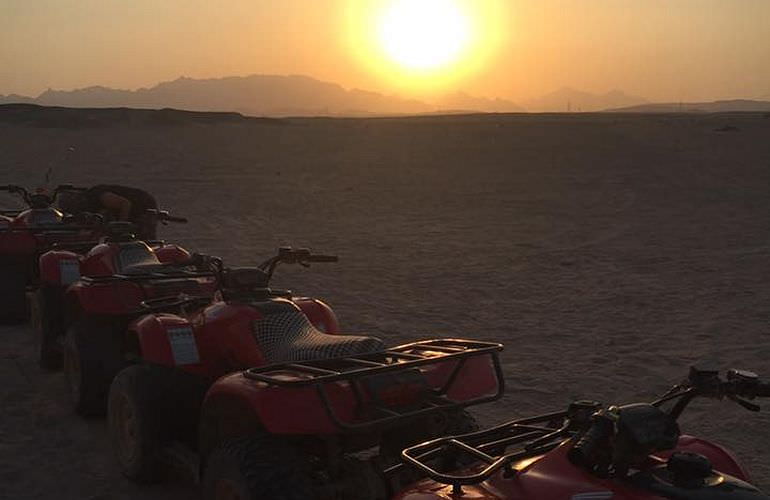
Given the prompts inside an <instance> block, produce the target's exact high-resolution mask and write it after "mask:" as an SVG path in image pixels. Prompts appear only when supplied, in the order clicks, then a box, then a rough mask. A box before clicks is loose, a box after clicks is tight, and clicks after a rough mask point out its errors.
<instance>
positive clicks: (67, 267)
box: [39, 250, 80, 287]
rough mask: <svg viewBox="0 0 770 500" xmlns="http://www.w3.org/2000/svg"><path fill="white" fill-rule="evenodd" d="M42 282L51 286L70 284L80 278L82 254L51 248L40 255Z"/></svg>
mask: <svg viewBox="0 0 770 500" xmlns="http://www.w3.org/2000/svg"><path fill="white" fill-rule="evenodd" d="M39 266H40V282H41V283H42V284H44V285H50V286H57V287H59V286H63V287H66V286H69V285H71V284H72V283H74V282H76V281H77V280H79V279H80V256H79V255H78V254H76V253H74V252H69V251H65V250H51V251H50V252H46V253H44V254H43V255H41V256H40V260H39Z"/></svg>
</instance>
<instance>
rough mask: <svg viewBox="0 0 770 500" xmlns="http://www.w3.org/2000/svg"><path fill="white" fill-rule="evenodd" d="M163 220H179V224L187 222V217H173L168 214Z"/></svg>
mask: <svg viewBox="0 0 770 500" xmlns="http://www.w3.org/2000/svg"><path fill="white" fill-rule="evenodd" d="M163 220H165V221H168V222H179V223H180V224H187V219H186V218H185V217H174V216H172V215H168V216H166V217H164V218H163Z"/></svg>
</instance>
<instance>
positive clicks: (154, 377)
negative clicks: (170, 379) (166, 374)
mask: <svg viewBox="0 0 770 500" xmlns="http://www.w3.org/2000/svg"><path fill="white" fill-rule="evenodd" d="M162 377H163V373H161V372H159V371H157V370H154V369H153V367H151V366H146V365H134V366H129V367H128V368H125V369H124V370H123V371H121V372H120V373H119V374H118V375H117V377H115V380H113V382H112V385H111V386H110V393H109V399H108V406H107V408H108V409H107V418H108V422H109V431H110V440H111V441H112V449H113V452H114V454H115V456H116V457H117V459H118V462H119V463H120V468H121V471H122V472H123V475H124V476H126V477H127V478H129V479H131V480H133V481H136V482H139V483H153V482H157V481H159V480H160V479H162V477H163V475H164V473H165V470H166V463H165V462H164V460H163V458H162V450H163V445H164V432H163V430H164V424H163V423H164V418H165V413H166V412H165V411H164V408H165V406H164V404H163V394H162V393H163V391H162V390H161V387H162V386H163V380H162V379H161V378H162Z"/></svg>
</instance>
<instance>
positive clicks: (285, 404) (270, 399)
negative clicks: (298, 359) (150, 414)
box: [206, 355, 497, 434]
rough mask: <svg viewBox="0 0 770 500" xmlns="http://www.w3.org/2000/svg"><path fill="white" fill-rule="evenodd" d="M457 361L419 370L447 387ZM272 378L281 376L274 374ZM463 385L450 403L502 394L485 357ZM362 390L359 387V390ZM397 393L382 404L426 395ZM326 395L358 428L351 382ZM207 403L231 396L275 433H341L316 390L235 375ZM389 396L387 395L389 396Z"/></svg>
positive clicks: (407, 389)
mask: <svg viewBox="0 0 770 500" xmlns="http://www.w3.org/2000/svg"><path fill="white" fill-rule="evenodd" d="M456 363H457V361H455V360H445V361H437V362H436V363H435V364H428V365H424V366H422V367H420V368H419V370H420V371H421V372H422V373H423V375H424V378H425V380H426V381H427V382H428V385H429V386H430V387H431V388H436V389H437V388H440V387H442V386H444V385H445V384H446V383H447V382H448V380H449V378H450V376H451V374H452V370H453V368H454V367H455V366H456ZM271 375H276V373H272V374H271ZM280 375H281V376H282V377H285V379H286V380H299V379H300V378H301V377H299V376H298V374H297V372H289V371H287V372H285V374H284V373H283V372H281V373H280ZM457 377H458V380H459V379H460V378H462V380H463V381H464V383H462V384H460V383H458V384H455V386H463V388H462V389H461V390H457V391H450V393H448V394H447V398H448V399H450V400H452V401H454V402H463V401H468V400H471V399H473V398H477V397H480V396H483V395H487V394H493V393H494V392H495V391H496V390H497V383H496V378H495V371H494V366H493V363H492V360H491V357H490V356H489V355H481V356H478V357H475V358H469V359H467V360H466V363H465V365H464V367H463V368H462V370H461V371H460V372H459V373H458V374H457ZM360 387H361V386H360V385H359V388H360ZM392 389H393V394H388V393H385V392H384V391H383V393H381V394H380V396H381V398H380V400H381V401H382V400H383V399H384V397H382V396H383V395H384V394H387V395H388V396H394V397H395V399H397V400H401V401H404V400H416V399H418V398H419V394H420V392H421V390H422V388H421V387H420V386H404V385H400V383H396V384H394V385H393V387H392ZM324 390H325V392H326V395H327V399H328V400H329V403H330V406H331V408H332V409H333V411H334V413H335V415H336V416H337V418H338V419H339V420H341V421H342V422H346V423H350V424H354V423H356V421H357V420H358V418H357V415H356V411H357V407H358V406H357V402H356V398H355V394H354V390H353V388H352V387H351V385H350V383H349V382H347V381H345V380H341V381H334V382H328V383H325V385H324ZM206 397H207V399H208V398H213V399H214V400H217V399H220V398H226V397H232V398H237V399H239V400H241V401H242V402H246V403H247V405H248V406H249V407H250V408H252V409H253V411H254V412H255V415H256V417H257V418H258V419H259V421H260V422H261V423H262V425H264V426H265V428H266V429H267V430H268V431H269V432H271V433H274V434H336V433H339V432H340V428H339V427H338V426H337V425H336V424H335V423H334V422H333V421H332V420H331V418H330V417H329V415H328V414H327V412H326V410H325V407H324V404H323V402H322V400H321V398H320V396H319V394H318V390H317V388H316V387H315V386H313V385H309V386H301V387H290V386H288V387H279V386H270V385H268V384H267V383H264V382H259V381H255V380H252V379H249V378H247V377H246V376H244V374H243V373H234V374H232V375H228V376H227V377H224V378H221V379H219V380H218V381H217V382H216V383H215V384H214V385H213V386H212V387H211V389H210V390H209V393H208V394H207V396H206ZM386 397H387V396H386ZM362 398H363V401H362V402H363V404H364V406H366V404H367V402H369V401H371V395H370V394H369V393H368V391H367V390H366V389H364V390H363V391H362Z"/></svg>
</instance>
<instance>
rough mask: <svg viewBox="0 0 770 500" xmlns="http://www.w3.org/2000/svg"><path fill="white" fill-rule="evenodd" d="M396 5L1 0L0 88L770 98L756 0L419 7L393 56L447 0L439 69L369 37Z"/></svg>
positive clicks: (763, 12) (769, 10)
mask: <svg viewBox="0 0 770 500" xmlns="http://www.w3.org/2000/svg"><path fill="white" fill-rule="evenodd" d="M392 3H401V4H404V3H406V2H405V0H391V1H388V0H326V1H325V2H323V3H321V2H316V1H312V0H284V1H282V2H280V3H274V2H268V1H266V0H251V1H247V0H228V1H223V2H219V3H217V4H216V5H211V4H209V3H208V2H204V1H202V0H188V1H185V2H183V1H181V0H168V1H166V2H163V3H161V4H156V3H155V2H152V1H151V0H136V1H134V2H131V3H130V4H129V3H125V2H120V1H118V0H101V1H100V0H81V1H77V2H72V1H66V0H40V1H36V2H25V1H21V0H4V1H3V2H2V4H1V5H0V32H2V35H0V37H2V42H3V43H0V64H2V67H3V68H4V71H3V72H2V73H0V94H21V95H26V96H37V95H39V94H40V93H41V92H43V91H45V90H46V89H49V88H51V89H57V90H71V89H76V88H84V87H90V86H105V87H110V88H117V89H131V90H133V89H138V88H146V87H152V86H153V85H155V84H157V83H159V82H164V81H172V80H175V79H177V78H179V77H180V76H186V77H190V78H199V79H203V78H220V77H227V76H242V75H250V74H278V75H292V74H297V75H307V76H310V77H312V78H315V79H318V80H321V81H328V82H333V83H337V84H339V85H341V86H342V87H344V88H346V89H354V88H355V89H364V90H369V91H374V92H379V93H382V94H384V95H398V96H401V97H407V98H416V99H421V100H430V99H433V98H435V97H437V96H440V95H443V94H447V93H453V92H458V91H462V92H466V93H468V94H470V95H473V96H479V97H486V98H501V99H507V100H510V101H513V102H517V103H518V102H524V101H528V100H531V99H533V98H537V97H540V96H542V95H543V94H547V93H549V92H552V91H554V90H556V89H560V88H563V87H569V88H574V89H578V90H582V91H587V92H591V93H597V94H602V93H605V92H608V91H610V90H613V89H619V90H622V91H623V92H625V93H627V94H630V95H636V96H641V97H644V98H646V99H648V100H650V101H657V102H664V101H668V102H677V101H710V100H718V99H734V98H746V99H754V98H760V97H765V96H768V95H770V30H768V29H767V28H766V21H767V20H768V19H770V2H767V1H764V0H733V1H732V2H729V3H725V2H717V1H716V0H680V1H678V2H676V3H675V4H672V3H671V2H668V1H666V0H650V1H647V2H643V3H640V2H633V1H631V0H592V1H589V2H580V3H578V2H569V1H566V0H561V1H558V0H519V1H505V0H454V1H452V0H415V2H412V3H415V4H417V5H421V6H427V7H425V8H424V9H423V11H424V12H425V16H423V17H421V18H418V19H415V20H413V22H412V25H408V24H404V25H403V26H402V25H399V26H397V31H398V30H401V31H398V34H400V33H402V32H403V30H405V29H409V28H410V26H411V27H412V28H414V29H416V30H417V31H418V35H417V38H413V39H411V40H406V41H402V40H397V42H400V43H407V42H409V43H411V45H409V46H408V47H407V48H406V49H403V48H402V50H407V51H410V50H412V49H413V48H414V46H415V45H419V44H420V43H422V41H421V40H422V39H421V38H420V36H421V35H424V33H422V31H423V30H429V29H431V28H430V24H431V23H432V22H433V21H434V17H435V18H436V19H437V21H436V22H438V21H441V18H439V17H436V16H440V14H441V9H444V8H445V6H447V5H449V6H452V8H456V10H457V11H458V12H461V13H462V15H463V16H464V19H467V26H465V27H464V28H463V30H464V31H463V30H460V29H457V30H455V31H453V32H448V33H441V34H445V35H446V37H447V38H446V40H448V41H453V40H455V38H458V37H463V40H464V41H463V43H464V45H463V46H462V47H460V48H458V54H456V55H454V56H453V57H455V58H456V59H455V60H453V61H451V62H450V63H447V64H446V65H445V66H442V67H440V68H439V69H438V70H434V69H430V70H426V69H424V68H419V69H417V70H415V69H414V68H406V67H404V66H403V65H400V66H399V65H398V64H396V63H394V62H393V61H391V60H387V58H386V57H385V56H384V55H383V54H384V53H385V49H387V47H384V48H383V47H380V46H379V45H382V43H380V42H377V41H376V40H374V38H373V36H374V35H372V34H371V33H370V32H373V31H375V28H376V27H378V26H380V25H379V24H376V23H377V22H379V21H377V19H379V18H378V17H377V16H380V17H382V14H381V13H382V12H384V10H383V9H386V8H387V7H388V5H389V4H392ZM450 22H451V19H450ZM415 23H416V24H415ZM415 26H416V27H415ZM431 36H434V37H435V35H434V34H432V33H431ZM453 37H454V38H453ZM423 38H424V36H423ZM378 43H379V45H378ZM458 43H459V42H458ZM402 62H403V61H402Z"/></svg>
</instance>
